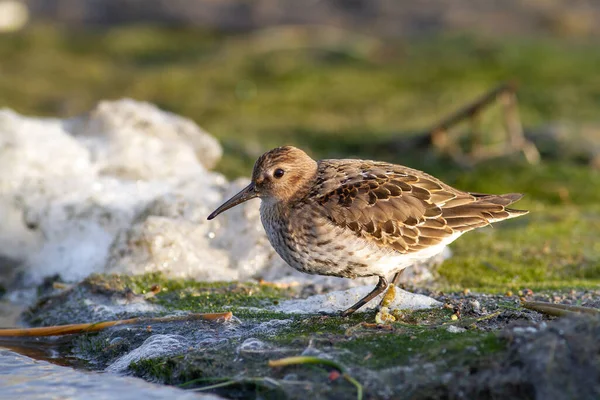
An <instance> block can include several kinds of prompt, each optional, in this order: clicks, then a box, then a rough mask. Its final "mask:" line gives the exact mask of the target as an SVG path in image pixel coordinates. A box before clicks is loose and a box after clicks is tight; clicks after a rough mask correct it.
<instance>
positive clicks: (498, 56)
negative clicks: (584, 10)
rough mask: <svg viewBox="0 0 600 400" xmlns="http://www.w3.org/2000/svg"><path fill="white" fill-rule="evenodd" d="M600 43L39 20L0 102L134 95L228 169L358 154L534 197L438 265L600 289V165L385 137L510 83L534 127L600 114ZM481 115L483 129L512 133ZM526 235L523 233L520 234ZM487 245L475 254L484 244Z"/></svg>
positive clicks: (8, 39) (70, 108) (452, 281)
mask: <svg viewBox="0 0 600 400" xmlns="http://www.w3.org/2000/svg"><path fill="white" fill-rule="evenodd" d="M598 65H600V48H599V47H598V45H597V43H594V42H591V41H584V40H579V41H572V40H567V39H560V40H558V39H549V38H536V39H533V38H529V39H524V38H503V39H498V38H487V37H479V36H477V37H476V36H470V35H461V36H448V37H429V38H414V39H411V40H408V41H389V40H381V39H377V38H373V37H367V36H362V35H358V34H353V33H349V32H342V31H339V30H335V29H332V28H297V27H295V28H294V27H289V28H274V29H268V30H265V31H259V32H254V33H240V34H237V35H227V36H225V35H221V34H217V33H212V32H205V31H198V30H180V29H167V28H157V27H148V26H136V27H131V26H130V27H121V28H115V29H111V30H96V31H94V30H82V31H72V30H62V29H60V28H57V27H50V26H44V25H37V26H32V27H29V28H28V29H26V30H24V31H21V32H17V33H13V34H7V35H4V36H3V37H2V39H1V40H0V107H10V108H12V109H15V110H16V111H18V112H20V113H24V114H32V115H47V116H71V115H76V114H78V113H83V112H86V111H88V110H89V109H91V108H92V107H93V106H94V105H95V104H96V103H97V102H98V101H99V100H102V99H117V98H122V97H132V98H135V99H138V100H145V101H149V102H153V103H155V104H157V105H158V106H160V107H161V108H163V109H166V110H169V111H172V112H175V113H177V114H181V115H184V116H187V117H190V118H192V119H194V120H195V121H196V122H198V124H199V125H201V126H202V127H203V128H205V129H206V130H207V131H209V132H210V133H211V134H213V135H215V136H216V137H217V138H218V139H219V140H220V141H221V142H222V143H223V145H224V148H225V156H224V159H223V161H222V162H221V164H220V165H219V167H218V169H219V170H220V171H222V172H224V173H225V174H226V175H228V176H229V177H234V176H239V175H244V176H248V175H249V174H250V169H251V167H252V164H253V162H254V160H255V159H256V157H257V156H258V155H260V154H261V153H262V152H263V151H265V150H267V149H269V148H271V147H274V146H277V145H282V144H296V145H299V146H301V147H303V148H305V149H307V150H309V152H311V153H312V154H313V155H314V156H315V157H348V156H361V157H365V158H372V159H383V160H387V161H392V162H398V163H402V164H407V165H411V166H413V167H416V168H422V169H425V170H426V171H428V172H430V173H432V174H434V175H437V176H438V177H440V178H442V179H444V180H446V181H447V182H448V183H450V184H454V185H456V186H458V187H459V188H462V189H468V190H472V191H480V192H523V193H526V194H527V197H526V198H525V199H524V200H523V201H522V202H521V203H519V207H522V208H528V209H531V210H532V214H531V215H530V216H528V217H524V218H520V219H518V220H515V221H509V222H507V223H503V224H498V226H497V228H495V229H493V230H491V229H489V230H487V231H483V232H482V233H479V234H473V233H472V234H468V235H466V236H465V237H464V238H462V239H461V240H459V241H458V242H457V243H456V244H455V245H453V248H454V249H455V253H456V255H455V257H453V258H452V259H451V260H449V261H448V262H446V263H445V264H444V266H443V267H442V269H441V270H440V273H441V274H442V276H443V277H444V278H445V279H446V281H447V284H448V285H450V286H452V287H455V286H459V287H465V286H470V287H472V288H477V287H479V288H486V289H490V290H503V289H504V288H506V287H513V286H519V287H521V286H526V285H528V286H533V287H555V286H556V287H560V286H565V285H576V286H594V285H598V284H600V248H599V247H598V242H597V240H596V239H597V235H598V233H599V232H600V190H598V188H600V174H599V173H598V171H594V170H592V169H591V168H589V167H588V166H585V165H579V164H577V163H575V162H573V163H569V162H558V161H545V162H544V163H542V164H540V165H537V166H530V165H528V164H526V163H524V162H522V161H519V160H511V162H506V160H495V161H494V160H492V161H489V162H486V163H483V164H481V165H479V166H478V167H477V168H475V169H471V170H465V169H461V168H459V167H457V166H455V165H452V164H450V163H448V162H446V161H443V160H440V159H439V158H435V157H434V158H432V157H429V156H424V155H423V154H399V153H398V151H394V150H393V149H391V148H389V147H387V146H385V145H382V146H378V145H377V144H378V143H383V144H384V143H385V142H386V141H387V140H389V139H391V138H398V137H401V135H412V134H415V133H417V132H419V131H422V130H424V129H426V128H427V127H429V126H431V125H432V124H433V123H434V122H436V121H437V120H438V119H439V118H442V117H443V116H445V115H447V114H448V113H450V112H452V111H454V110H456V109H457V108H459V107H461V106H462V105H463V104H464V103H466V102H469V101H471V100H472V99H473V98H474V97H477V96H479V95H480V94H482V93H483V92H485V91H486V90H488V89H489V88H491V87H493V86H495V85H497V84H498V83H499V82H501V81H505V80H507V79H516V80H517V82H519V84H520V90H519V92H518V97H519V104H520V112H521V116H522V119H523V123H524V125H525V126H540V125H543V124H547V123H549V122H553V121H563V120H567V121H574V122H575V123H578V124H579V123H586V122H595V123H597V122H598V121H599V118H598V110H599V109H600V74H598ZM494 115H495V116H496V117H497V111H496V114H494V111H492V112H491V117H489V118H487V119H485V120H484V121H483V129H484V130H490V131H491V130H495V129H498V127H499V126H500V120H499V118H495V117H494ZM515 238H516V239H515ZM474 248H476V249H477V252H473V249H474Z"/></svg>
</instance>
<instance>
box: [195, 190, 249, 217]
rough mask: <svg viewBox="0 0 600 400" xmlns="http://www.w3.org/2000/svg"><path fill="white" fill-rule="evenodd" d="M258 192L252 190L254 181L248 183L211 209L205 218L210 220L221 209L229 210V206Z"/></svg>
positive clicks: (246, 199) (233, 205) (235, 204)
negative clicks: (217, 206)
mask: <svg viewBox="0 0 600 400" xmlns="http://www.w3.org/2000/svg"><path fill="white" fill-rule="evenodd" d="M256 196H258V194H257V193H256V192H255V191H254V183H251V184H249V185H248V186H246V187H245V188H243V189H242V190H241V191H240V192H239V193H238V194H236V195H235V196H233V197H232V198H230V199H229V200H227V201H226V202H225V203H223V204H221V205H220V206H219V208H217V209H216V210H215V211H213V212H212V213H211V214H210V215H209V216H208V218H207V219H209V220H211V219H213V218H214V217H216V216H217V215H219V214H221V213H222V212H223V211H226V210H229V209H230V208H231V207H235V206H237V205H238V204H241V203H243V202H245V201H248V200H250V199H253V198H255V197H256Z"/></svg>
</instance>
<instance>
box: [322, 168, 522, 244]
mask: <svg viewBox="0 0 600 400" xmlns="http://www.w3.org/2000/svg"><path fill="white" fill-rule="evenodd" d="M311 197H312V198H313V199H314V201H315V202H317V203H318V204H319V205H320V206H321V207H322V208H321V210H322V212H323V213H324V215H325V216H326V217H327V218H328V219H329V220H330V221H331V222H332V223H334V224H335V225H338V226H340V227H344V228H348V229H350V230H352V231H353V232H355V233H356V234H357V236H360V237H363V238H365V239H368V240H371V241H373V242H374V243H376V244H378V245H381V246H385V247H388V248H389V247H391V248H393V249H395V250H396V251H398V252H400V253H412V252H415V251H419V250H422V249H425V248H427V247H430V246H434V245H436V244H439V243H441V242H442V241H443V240H444V239H446V238H448V237H450V236H451V235H453V234H454V233H456V232H464V231H468V230H471V229H474V228H477V227H480V226H484V225H488V224H489V223H490V222H493V221H497V220H500V219H505V218H509V217H511V216H516V214H515V215H513V214H511V211H514V213H519V212H518V211H516V210H508V209H505V205H508V204H510V203H512V202H514V201H516V200H518V198H520V195H501V196H494V195H473V194H470V193H466V192H461V191H459V190H456V189H454V188H452V187H450V186H448V185H446V184H444V183H442V182H441V181H439V180H438V179H436V178H434V177H432V176H430V175H427V174H425V173H423V172H421V171H417V170H413V169H410V168H406V167H402V166H399V165H394V164H388V163H383V162H373V161H362V160H322V161H320V162H319V170H318V174H317V182H316V186H315V190H314V191H313V193H312V194H311ZM519 215H520V214H519Z"/></svg>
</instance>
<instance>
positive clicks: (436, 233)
mask: <svg viewBox="0 0 600 400" xmlns="http://www.w3.org/2000/svg"><path fill="white" fill-rule="evenodd" d="M522 196H523V195H522V194H518V193H509V194H501V195H493V194H481V193H470V192H464V191H461V190H458V189H455V188H453V187H451V186H449V185H447V184H445V183H444V182H442V181H440V180H439V179H437V178H434V177H433V176H431V175H428V174H426V173H425V172H422V171H418V170H416V169H412V168H408V167H404V166H401V165H395V164H390V163H386V162H380V161H367V160H355V159H341V160H319V161H315V160H313V159H312V158H311V157H309V156H308V155H307V154H306V153H305V152H304V151H302V150H300V149H297V148H295V147H292V146H284V147H278V148H276V149H273V150H271V151H268V152H266V153H265V154H263V155H262V156H260V157H259V158H258V160H257V161H256V163H255V164H254V170H253V172H252V181H251V183H250V184H249V185H248V186H246V187H245V188H244V189H242V190H241V191H240V192H239V193H237V194H236V195H234V196H233V197H231V198H230V199H229V200H227V201H226V202H225V203H223V204H222V205H221V206H220V207H218V208H217V209H216V210H215V211H213V212H212V214H210V215H209V216H208V219H209V220H210V219H213V218H215V217H216V216H217V215H219V214H220V213H222V212H223V211H225V210H227V209H229V208H231V207H234V206H236V205H238V204H240V203H243V202H245V201H247V200H250V199H253V198H255V197H258V198H260V199H261V200H262V201H261V206H260V217H261V221H262V224H263V226H264V228H265V231H266V233H267V237H268V238H269V241H270V242H271V245H272V246H273V248H274V249H275V251H276V252H277V253H278V254H279V255H280V256H281V258H283V260H285V261H286V262H287V263H288V264H289V265H290V266H291V267H293V268H295V269H297V270H298V271H302V272H305V273H308V274H318V275H332V276H338V277H345V278H356V277H366V276H377V277H379V282H378V283H377V286H376V287H375V289H373V291H372V292H370V293H369V294H368V295H367V296H365V297H364V298H362V299H361V300H359V301H358V302H357V303H356V304H354V305H353V306H352V307H350V308H348V309H347V310H346V311H344V312H343V313H342V315H343V316H348V315H350V314H352V313H353V312H355V311H356V310H358V309H359V308H360V307H362V306H363V305H365V304H366V303H367V302H369V301H370V300H372V299H373V298H375V297H376V296H378V295H379V294H381V293H382V292H383V291H385V290H386V289H387V287H388V286H389V283H388V280H387V277H389V276H392V275H393V279H392V284H393V285H395V284H396V283H398V278H399V277H400V274H401V272H402V271H403V270H404V269H405V268H407V267H409V266H411V265H413V264H415V263H416V262H418V261H421V260H426V259H429V258H431V257H434V256H435V255H437V254H439V253H441V252H442V251H443V249H444V247H445V246H447V245H448V244H450V243H452V242H453V241H454V240H456V239H457V238H458V237H459V236H461V235H462V234H463V233H465V232H467V231H470V230H473V229H475V228H479V227H482V226H486V225H490V224H491V223H493V222H497V221H501V220H504V219H508V218H514V217H518V216H520V215H523V214H526V213H527V211H524V210H514V209H510V208H507V206H508V205H510V204H512V203H514V202H516V201H517V200H519V199H520V198H521V197H522Z"/></svg>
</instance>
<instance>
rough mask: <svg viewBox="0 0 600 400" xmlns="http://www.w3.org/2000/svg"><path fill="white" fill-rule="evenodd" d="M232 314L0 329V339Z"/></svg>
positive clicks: (220, 315)
mask: <svg viewBox="0 0 600 400" xmlns="http://www.w3.org/2000/svg"><path fill="white" fill-rule="evenodd" d="M232 316H233V314H232V313H231V312H226V313H213V314H188V315H182V316H176V317H173V316H171V317H158V318H130V319H120V320H117V321H104V322H92V323H87V324H71V325H57V326H44V327H40V328H15V329H0V337H7V336H13V337H14V336H20V337H26V336H28V337H32V336H59V335H72V334H76V333H88V332H98V331H101V330H103V329H106V328H109V327H111V326H117V325H131V324H148V323H163V322H175V321H196V320H204V321H216V320H221V321H229V320H230V319H231V317H232Z"/></svg>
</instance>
